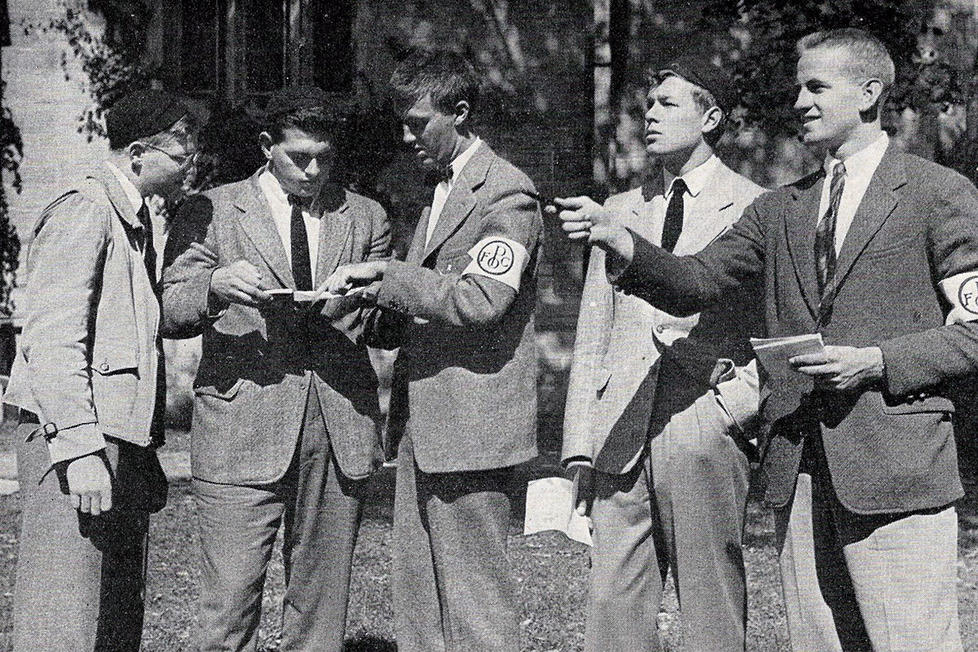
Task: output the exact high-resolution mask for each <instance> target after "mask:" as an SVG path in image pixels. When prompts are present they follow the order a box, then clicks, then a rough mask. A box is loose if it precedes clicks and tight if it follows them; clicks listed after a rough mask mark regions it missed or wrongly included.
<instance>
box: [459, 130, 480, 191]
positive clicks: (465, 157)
mask: <svg viewBox="0 0 978 652" xmlns="http://www.w3.org/2000/svg"><path fill="white" fill-rule="evenodd" d="M481 144H482V139H481V138H479V137H478V136H476V137H475V140H473V141H472V144H471V145H469V146H468V147H466V148H465V151H464V152H462V153H461V154H459V155H458V156H456V157H455V158H454V159H452V183H453V184H454V183H455V182H456V181H458V177H459V175H460V174H462V168H464V167H465V164H466V163H468V162H469V159H471V158H472V156H473V155H474V154H475V150H477V149H479V145H481Z"/></svg>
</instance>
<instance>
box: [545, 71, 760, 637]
mask: <svg viewBox="0 0 978 652" xmlns="http://www.w3.org/2000/svg"><path fill="white" fill-rule="evenodd" d="M728 79H729V75H728V74H727V73H725V72H724V71H723V70H721V69H720V68H718V67H717V66H715V65H713V64H712V63H711V62H710V61H709V60H707V59H706V58H705V57H703V56H700V55H698V54H693V53H686V54H683V55H682V56H680V57H678V58H677V59H676V60H675V61H673V62H671V63H670V64H669V65H667V66H664V67H663V68H661V69H659V70H657V71H656V72H654V73H653V75H652V78H651V80H650V81H651V84H650V88H649V92H648V97H647V110H646V114H645V143H646V152H647V154H648V156H649V158H650V159H651V162H652V171H651V174H650V177H649V180H648V181H647V182H646V183H645V185H644V186H642V187H639V188H636V189H634V190H631V191H628V192H625V193H622V194H619V195H615V196H613V197H611V198H609V199H608V201H607V202H605V204H604V208H605V210H607V211H609V212H613V213H614V214H615V216H616V217H617V218H618V219H619V220H620V221H621V223H622V224H626V225H628V226H629V227H630V228H632V229H634V230H635V232H636V233H640V234H642V236H643V237H644V238H646V239H647V240H648V241H650V242H654V243H656V244H661V245H662V246H663V247H665V248H667V249H669V250H674V251H676V252H677V253H678V254H685V253H694V252H696V251H699V250H700V249H702V248H703V247H704V246H706V245H707V244H708V243H710V242H711V241H713V240H714V239H716V238H718V237H719V236H720V235H721V234H722V233H724V232H725V231H726V230H728V229H729V228H730V226H731V225H732V224H733V223H734V222H735V221H736V220H737V218H739V217H740V214H741V212H742V211H743V209H744V208H745V207H746V206H747V205H748V204H750V202H751V201H753V200H754V199H755V198H756V197H757V196H758V195H759V194H760V193H761V192H763V188H761V187H760V186H758V185H756V184H754V183H752V182H751V181H750V180H748V179H746V178H745V177H743V176H741V175H739V174H737V173H735V172H733V171H732V170H730V169H729V168H728V167H727V166H725V165H724V164H723V163H722V162H721V161H720V160H719V159H718V158H717V157H716V155H715V154H714V153H713V145H714V144H715V143H716V141H717V140H718V139H719V138H720V136H721V134H722V133H723V127H724V123H725V121H726V112H727V111H729V109H730V106H731V104H732V103H734V101H735V99H734V96H733V91H732V89H731V85H730V83H729V81H728ZM751 289H752V288H744V289H743V290H741V291H740V292H738V293H737V294H736V295H735V296H732V297H730V298H729V301H727V302H726V303H725V305H724V306H723V307H721V308H718V309H711V310H709V311H707V312H705V313H703V314H701V315H691V316H686V317H675V316H672V315H670V314H669V313H667V312H664V311H662V310H658V309H656V308H653V307H652V306H650V305H648V304H647V303H645V302H644V301H642V300H641V299H639V298H637V297H634V296H631V295H628V294H625V293H623V292H621V291H620V290H617V289H615V288H614V287H613V286H612V285H611V283H609V282H608V278H607V274H606V267H605V253H604V251H603V250H602V249H600V248H598V247H595V248H593V249H592V250H591V256H590V262H589V265H588V272H587V276H586V279H585V284H584V292H583V295H582V297H581V313H580V317H579V318H578V323H577V338H576V340H575V344H574V358H573V363H572V366H571V376H570V384H569V388H568V394H567V407H566V412H565V415H564V443H563V452H562V455H561V457H562V459H563V463H564V464H565V465H566V466H567V467H568V468H569V469H571V470H576V473H577V475H578V482H577V484H578V497H577V502H578V504H579V505H580V506H581V509H582V511H584V510H587V509H588V507H590V515H591V518H592V521H593V524H594V531H593V539H594V546H593V549H592V551H591V588H590V596H589V600H588V611H587V629H586V632H585V649H587V650H593V651H598V650H656V649H659V647H660V645H661V643H660V641H659V634H658V632H657V631H656V616H657V614H658V612H659V608H660V603H661V599H662V589H663V583H664V581H665V577H666V571H667V570H668V569H669V568H671V569H672V572H673V577H674V581H675V582H676V587H677V593H678V594H679V597H680V609H681V612H682V617H683V622H684V625H685V627H684V631H685V632H686V639H685V640H686V643H687V645H688V647H689V649H691V650H717V651H719V650H743V649H744V640H745V629H746V618H747V604H746V600H747V591H746V585H745V574H744V560H743V555H742V553H741V534H742V532H743V524H744V506H745V501H746V499H747V486H748V479H749V473H750V462H749V459H748V453H752V452H753V451H752V450H751V449H752V445H751V444H750V443H749V441H748V440H749V439H750V438H751V437H753V435H752V434H749V433H750V428H751V426H752V424H753V422H754V417H755V416H756V412H757V403H758V395H757V384H756V374H754V373H752V369H753V368H751V369H745V368H744V365H746V364H747V362H748V361H749V360H750V358H751V353H750V347H749V344H748V342H747V338H748V337H749V336H750V335H754V334H757V333H758V329H759V327H760V321H759V317H760V315H759V313H758V312H757V311H756V309H755V306H754V303H753V301H752V300H751V298H750V291H751ZM753 289H754V290H755V291H756V288H753ZM592 503H593V504H592Z"/></svg>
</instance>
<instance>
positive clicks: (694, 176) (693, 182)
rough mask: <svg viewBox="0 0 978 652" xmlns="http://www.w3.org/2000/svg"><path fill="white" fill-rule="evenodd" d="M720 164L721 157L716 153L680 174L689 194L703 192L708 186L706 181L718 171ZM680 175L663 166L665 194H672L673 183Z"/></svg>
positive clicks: (694, 195) (693, 194)
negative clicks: (677, 175)
mask: <svg viewBox="0 0 978 652" xmlns="http://www.w3.org/2000/svg"><path fill="white" fill-rule="evenodd" d="M719 164H720V159H718V158H717V157H716V156H715V155H713V154H711V155H710V158H708V159H706V160H705V161H703V162H702V163H700V164H699V165H697V166H696V167H695V168H693V169H692V170H689V171H688V172H686V173H685V174H682V175H680V176H681V177H682V180H683V181H684V182H686V188H687V189H688V191H689V194H690V195H692V196H693V197H696V196H697V195H699V194H700V192H702V190H703V188H705V187H706V182H707V181H709V180H710V177H712V176H713V173H714V172H716V169H717V166H718V165H719ZM677 178H678V177H676V176H675V175H674V174H672V173H671V172H669V170H667V169H666V168H665V167H663V168H662V181H663V184H662V187H663V188H664V189H665V193H664V194H665V195H667V196H668V195H671V194H672V184H673V183H674V182H675V181H676V179H677Z"/></svg>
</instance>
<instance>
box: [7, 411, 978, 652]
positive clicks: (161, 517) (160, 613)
mask: <svg viewBox="0 0 978 652" xmlns="http://www.w3.org/2000/svg"><path fill="white" fill-rule="evenodd" d="M9 445H10V441H9V436H8V437H6V438H5V437H4V436H3V432H2V430H0V450H3V449H5V448H6V449H8V450H9ZM184 446H186V435H185V434H182V433H174V436H173V437H171V438H170V440H169V442H168V447H171V450H173V449H176V448H179V447H184ZM551 470H552V469H551V468H548V467H547V466H546V463H545V460H544V462H540V463H537V464H535V465H534V466H533V467H531V468H528V469H527V470H526V472H527V475H528V477H529V476H542V475H547V474H549V472H550V471H551ZM392 491H393V475H392V474H391V473H390V472H385V473H383V474H380V475H379V476H377V477H376V478H375V479H374V480H373V481H372V485H371V492H370V499H369V500H368V503H367V506H366V511H365V515H364V520H363V525H362V527H361V530H360V538H359V541H358V543H357V548H356V553H355V557H354V572H353V580H352V589H351V596H350V611H349V620H348V624H347V636H348V644H347V649H348V650H349V651H359V652H365V651H374V650H376V651H387V650H396V646H395V645H394V643H393V638H394V637H393V631H392V617H393V615H392V612H391V603H390V594H389V577H390V526H391V512H392ZM976 493H978V492H969V496H968V498H967V499H965V501H963V502H962V505H961V506H960V511H961V529H960V532H961V534H960V543H961V547H960V550H961V556H960V560H959V597H960V613H961V624H962V628H963V634H964V638H965V649H966V650H978V496H976ZM18 514H19V512H18V499H17V497H16V495H15V496H10V497H6V498H0V650H7V649H9V641H10V630H11V621H10V618H11V617H10V611H11V604H12V598H13V573H14V567H15V563H16V544H17V521H18ZM520 516H521V515H520V514H518V513H516V514H514V519H513V522H514V535H513V536H512V537H511V539H510V552H511V559H512V563H513V567H514V569H515V572H516V575H517V577H518V579H519V584H520V591H521V596H520V597H521V603H522V605H523V609H524V620H523V630H524V648H525V649H526V650H559V651H562V652H563V651H571V650H580V649H581V647H582V642H583V633H584V600H585V593H586V578H587V572H588V570H587V566H588V562H587V551H586V549H585V547H584V546H582V545H580V544H577V543H574V542H570V541H568V540H566V539H564V538H563V537H562V536H561V535H558V534H555V533H544V534H538V535H533V536H530V537H523V536H518V535H516V534H515V531H516V529H517V528H518V527H519V523H520ZM150 536H151V546H152V547H151V552H150V561H149V573H150V577H149V586H148V590H147V605H146V610H147V613H146V626H145V630H144V636H143V649H144V650H147V651H150V652H155V651H159V652H163V651H166V652H178V651H182V650H192V649H194V647H193V645H194V641H195V638H196V633H195V631H194V629H195V625H196V620H195V611H196V600H197V581H198V573H197V542H196V537H195V530H194V504H193V499H192V497H191V495H190V488H189V484H188V483H186V482H177V483H175V484H174V485H173V486H172V487H171V493H170V501H169V504H168V506H167V507H166V508H165V509H164V510H163V511H162V512H161V513H160V514H158V515H157V516H156V517H155V518H154V519H153V523H152V531H151V535H150ZM745 557H746V561H747V568H748V586H749V631H748V647H749V649H750V650H758V651H763V652H767V651H772V652H773V651H777V650H786V649H788V646H787V633H786V630H785V625H784V610H783V607H782V604H781V596H780V592H779V589H778V578H777V571H776V567H775V552H774V542H773V527H772V523H771V518H770V514H769V513H768V512H766V511H764V510H763V509H761V508H760V506H759V505H758V503H757V502H756V501H752V502H751V504H750V506H749V509H748V525H747V534H746V537H745ZM282 592H283V579H282V564H281V555H280V552H279V550H278V547H276V553H275V557H274V562H273V567H272V569H271V574H270V578H269V581H268V584H267V586H266V591H265V598H264V603H263V606H264V615H263V619H262V628H261V649H263V650H275V649H276V647H277V636H278V631H279V628H278V619H279V615H280V604H281V598H282ZM677 610H678V605H677V602H676V596H675V593H674V592H673V591H672V590H671V589H669V590H668V592H667V595H666V599H665V604H664V613H663V614H661V615H660V619H659V624H660V628H662V629H664V631H665V636H664V639H665V643H666V649H667V650H679V649H681V645H682V638H683V635H682V626H681V623H680V619H679V617H678V613H677Z"/></svg>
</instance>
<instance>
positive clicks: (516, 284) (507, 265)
mask: <svg viewBox="0 0 978 652" xmlns="http://www.w3.org/2000/svg"><path fill="white" fill-rule="evenodd" d="M468 253H469V256H471V257H472V262H470V263H469V265H468V267H466V268H465V270H463V271H462V276H467V275H471V274H476V275H479V276H487V277H489V278H492V279H496V280H497V281H499V282H500V283H505V284H506V285H508V286H509V287H511V288H513V289H514V290H516V291H517V292H519V290H520V277H521V276H523V270H524V269H526V265H527V262H528V261H529V254H528V253H527V251H526V247H524V246H523V245H522V244H520V243H519V242H516V241H515V240H510V239H509V238H505V237H503V236H489V237H486V238H483V239H482V240H480V241H479V242H478V243H476V245H475V246H474V247H472V248H471V249H469V252H468Z"/></svg>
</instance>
